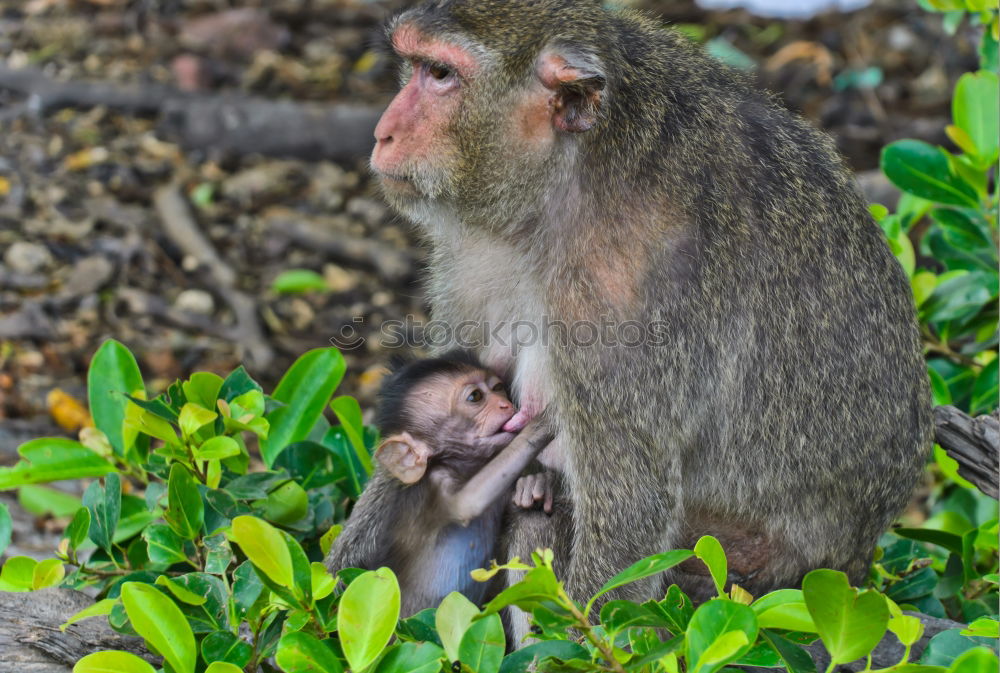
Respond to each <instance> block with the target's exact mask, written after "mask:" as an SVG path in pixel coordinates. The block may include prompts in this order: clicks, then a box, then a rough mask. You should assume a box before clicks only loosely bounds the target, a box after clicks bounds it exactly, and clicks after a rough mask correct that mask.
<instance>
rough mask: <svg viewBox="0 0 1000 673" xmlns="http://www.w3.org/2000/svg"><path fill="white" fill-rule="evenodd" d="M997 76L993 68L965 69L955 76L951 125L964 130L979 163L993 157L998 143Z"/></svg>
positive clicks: (999, 97)
mask: <svg viewBox="0 0 1000 673" xmlns="http://www.w3.org/2000/svg"><path fill="white" fill-rule="evenodd" d="M998 100H1000V79H998V78H997V74H996V73H995V72H989V71H988V70H980V71H979V72H976V73H972V72H967V73H965V74H964V75H962V76H961V77H960V78H959V79H958V84H956V85H955V95H954V97H953V98H952V101H951V110H952V118H953V119H954V120H955V125H956V126H958V127H959V128H960V129H962V130H963V131H965V133H966V134H967V135H968V136H969V139H970V140H971V141H972V143H973V145H974V146H975V148H976V156H977V157H979V158H980V159H982V160H983V163H985V164H990V163H993V162H995V161H996V160H997V147H998V146H1000V128H998V126H1000V103H998Z"/></svg>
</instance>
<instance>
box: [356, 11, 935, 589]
mask: <svg viewBox="0 0 1000 673" xmlns="http://www.w3.org/2000/svg"><path fill="white" fill-rule="evenodd" d="M388 34H389V38H390V40H391V42H392V44H393V48H394V49H395V50H396V51H397V52H398V53H399V54H400V55H401V56H402V57H403V59H404V61H405V62H406V65H405V69H404V73H403V88H402V90H401V92H400V93H399V94H398V95H397V97H396V98H395V99H394V100H393V102H392V104H390V106H389V108H388V109H387V110H386V112H385V113H384V115H383V118H382V120H381V121H380V124H379V128H378V129H376V148H375V150H374V152H373V155H372V161H371V163H372V167H373V170H374V171H375V172H376V174H378V175H379V177H380V178H381V181H382V185H383V189H384V192H385V194H386V196H387V199H388V201H389V202H390V204H391V205H393V206H394V207H395V208H396V209H397V210H398V211H399V212H401V213H402V214H404V215H405V216H407V217H408V218H409V219H411V220H413V221H414V222H415V223H416V225H417V226H418V230H419V231H420V232H421V234H422V235H423V237H424V238H425V240H426V243H427V245H428V247H429V250H430V257H429V298H430V302H431V307H432V316H433V318H435V319H436V320H440V321H444V322H445V323H446V324H450V325H459V324H462V323H463V321H471V322H472V323H476V324H481V325H488V326H489V327H490V328H492V327H494V326H496V325H506V326H510V327H509V329H508V331H507V332H506V333H504V332H503V331H502V330H500V333H501V334H502V335H505V336H507V337H508V339H506V343H499V342H498V340H496V339H490V340H487V339H481V340H480V342H479V343H478V344H477V349H478V351H479V354H480V355H481V356H482V358H483V360H484V362H485V363H486V365H487V366H489V367H490V368H492V369H494V370H495V371H497V372H498V373H500V375H501V376H503V377H504V379H505V380H508V381H512V385H513V390H514V393H515V395H516V398H517V401H518V403H519V405H520V406H521V408H522V409H526V410H527V412H526V413H529V414H534V413H538V412H539V411H540V410H541V409H543V408H545V407H546V406H548V405H550V404H555V406H556V407H557V409H558V412H557V413H555V414H554V416H555V425H556V428H557V439H556V440H555V442H554V444H556V445H557V446H554V447H550V450H546V452H545V453H544V454H543V456H542V459H543V462H548V463H549V464H552V465H556V466H557V467H559V468H560V469H562V470H564V472H565V476H566V482H567V486H568V490H569V493H570V496H571V499H572V503H573V506H572V518H573V522H574V525H573V527H572V533H571V537H572V540H571V541H570V542H569V546H570V548H571V551H570V553H569V554H568V561H567V565H566V566H564V577H565V579H566V580H567V589H568V590H569V592H570V593H571V595H573V596H574V597H575V598H577V599H581V600H585V599H587V598H588V597H589V596H591V595H592V594H593V593H595V592H596V591H597V589H598V588H599V587H600V586H601V585H602V583H603V582H605V581H606V580H607V579H608V578H609V577H611V576H612V575H614V574H615V573H617V572H619V571H621V570H622V569H623V568H625V567H626V566H628V565H629V564H631V563H633V562H635V561H636V560H638V559H640V558H641V557H643V556H646V555H649V554H653V553H657V552H661V551H664V550H666V549H671V548H678V547H685V546H690V545H691V544H693V542H694V541H695V540H696V539H697V538H698V537H699V536H701V535H703V534H712V535H715V536H716V537H718V538H719V539H720V541H721V542H722V544H723V546H724V548H725V549H726V551H727V552H728V554H729V558H730V569H731V571H732V574H731V579H733V580H734V581H736V582H738V583H739V584H740V585H741V586H743V587H744V588H746V589H747V590H749V591H750V592H751V593H753V594H756V595H759V594H761V593H763V592H766V591H769V590H772V589H774V588H777V587H788V586H797V585H798V583H799V581H800V579H801V577H802V576H803V574H804V573H806V572H807V571H809V570H810V569H812V568H817V567H827V568H835V569H840V570H843V571H845V572H846V573H847V574H848V575H849V577H850V578H851V580H852V581H854V582H860V581H861V580H862V579H863V578H864V576H865V574H866V571H867V568H868V566H869V564H870V561H871V555H872V550H873V548H874V546H875V544H876V540H877V539H878V537H879V535H881V534H882V533H883V532H884V531H885V530H886V528H887V527H888V526H889V524H890V523H891V522H892V520H893V518H894V517H895V516H896V515H897V514H898V513H899V512H900V511H901V510H902V508H903V507H904V505H905V504H906V502H907V500H908V498H909V496H910V493H911V491H912V489H913V487H914V485H915V483H916V481H917V479H918V477H919V475H920V473H921V469H922V466H923V464H924V460H925V457H926V453H927V450H928V448H929V445H930V438H931V434H930V432H931V422H930V408H931V405H930V397H929V389H928V381H927V374H926V371H925V367H924V363H923V359H922V355H921V347H920V340H919V335H918V331H917V326H916V322H915V319H914V304H913V299H912V295H911V292H910V288H909V284H908V281H907V278H906V274H905V273H904V272H903V270H902V268H901V267H900V265H899V264H898V262H897V261H896V260H895V259H894V257H893V256H892V254H891V253H890V251H889V249H888V247H887V245H886V243H885V241H884V240H883V237H882V234H881V232H880V231H879V228H878V227H877V225H876V224H875V222H874V221H873V220H872V218H871V217H870V216H869V214H868V212H867V210H866V207H865V203H864V201H863V200H862V198H861V195H860V194H859V192H858V190H857V189H856V187H855V185H854V183H853V181H852V178H851V175H850V173H849V172H848V170H847V169H846V168H845V167H844V165H843V163H842V161H841V159H840V158H839V157H838V155H837V153H836V152H835V150H834V147H833V144H832V142H831V141H830V139H829V138H828V137H826V136H825V135H824V134H822V133H820V132H819V131H817V130H816V129H814V128H813V127H812V126H810V125H809V124H808V123H806V122H805V121H803V120H802V119H800V118H798V117H796V116H794V115H792V114H790V113H789V112H787V111H786V110H784V109H783V108H782V107H780V105H778V104H777V103H776V102H775V101H774V100H772V99H771V98H770V97H769V96H767V95H765V94H762V93H760V92H758V91H755V90H754V89H753V88H752V87H751V85H750V83H749V82H748V80H747V78H746V77H745V76H744V75H742V74H739V73H736V72H734V71H733V70H731V69H729V68H727V67H725V66H724V65H722V64H720V63H718V62H717V61H715V60H713V59H711V58H710V57H708V56H707V55H706V54H705V53H704V52H703V51H702V50H701V48H700V47H698V46H696V45H695V44H693V43H692V42H691V41H689V40H688V39H687V38H686V37H684V36H682V35H681V34H679V33H678V32H676V31H674V30H671V29H669V28H665V27H663V26H662V25H660V24H659V23H658V22H656V21H654V20H652V19H649V18H647V17H645V16H643V15H641V14H638V13H635V12H632V11H629V10H620V9H606V8H604V7H603V6H602V3H601V2H598V1H597V0H585V1H569V0H511V1H507V0H503V1H501V0H476V1H471V0H469V1H463V0H454V1H449V0H436V1H433V2H427V3H425V4H423V5H420V6H418V7H417V8H415V9H412V10H408V11H406V12H404V13H403V14H402V15H400V16H399V17H397V18H396V19H395V20H394V21H393V22H391V23H390V25H389V29H388ZM601 320H609V321H610V322H611V324H612V325H618V326H621V325H624V324H626V322H627V321H638V323H639V324H640V325H641V326H643V328H644V329H645V330H647V332H648V333H649V334H651V335H653V336H655V337H656V338H655V339H652V338H650V339H646V340H644V341H643V342H642V343H640V344H638V345H633V344H628V345H627V344H624V343H623V342H622V341H621V340H619V341H618V342H611V340H603V341H602V342H600V343H596V344H588V343H582V342H581V341H580V340H573V339H567V338H554V337H553V338H550V339H549V340H548V342H545V343H542V341H541V339H535V340H534V341H532V342H530V343H519V344H518V345H517V347H515V346H514V344H513V341H514V340H516V339H517V338H519V337H520V336H522V335H523V333H524V330H523V326H524V325H529V326H535V327H539V326H542V325H543V324H546V323H553V322H557V321H562V322H563V323H564V324H568V325H572V324H577V323H580V322H581V321H593V322H595V323H596V322H598V321H601ZM518 321H520V323H519V324H520V325H521V327H517V326H515V325H514V324H515V323H518ZM524 516H525V517H528V518H532V517H537V513H536V512H529V513H525V515H524ZM529 528H530V527H529ZM510 531H512V534H517V535H518V536H519V537H520V538H523V537H524V535H523V533H525V531H519V530H518V523H517V522H516V521H513V522H511V524H510ZM523 542H524V541H523V540H522V543H523ZM522 546H525V545H524V544H522ZM666 581H678V582H680V583H681V585H682V587H683V588H685V589H687V590H688V591H691V592H693V593H694V594H695V595H696V596H697V595H699V593H700V592H703V591H704V590H705V589H706V588H707V587H708V586H710V583H709V582H708V581H707V578H706V577H705V576H704V575H702V574H700V572H699V571H698V570H697V569H696V568H692V569H690V570H689V571H685V570H680V571H678V572H675V573H673V574H670V576H669V577H667V578H666ZM662 593H663V587H662V584H661V581H660V579H653V578H651V579H649V580H646V581H644V582H641V583H637V584H634V585H630V586H629V587H627V588H625V589H624V590H622V591H621V592H620V593H618V594H617V595H619V596H624V597H631V598H636V599H641V598H649V597H654V596H662Z"/></svg>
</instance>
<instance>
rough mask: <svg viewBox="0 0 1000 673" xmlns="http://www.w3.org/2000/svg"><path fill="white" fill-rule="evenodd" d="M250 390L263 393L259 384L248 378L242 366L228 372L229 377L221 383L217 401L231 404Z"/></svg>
mask: <svg viewBox="0 0 1000 673" xmlns="http://www.w3.org/2000/svg"><path fill="white" fill-rule="evenodd" d="M252 390H256V391H257V392H263V391H264V389H263V388H261V387H260V384H259V383H257V382H256V381H254V380H253V379H252V378H250V375H249V374H247V370H246V369H244V368H243V365H240V366H239V367H237V368H236V369H234V370H233V371H232V372H230V374H229V376H227V377H226V379H225V381H223V382H222V387H221V388H219V394H218V399H220V400H225V401H226V402H232V401H233V400H234V399H236V398H237V397H239V396H240V395H245V394H246V393H249V392H250V391H252Z"/></svg>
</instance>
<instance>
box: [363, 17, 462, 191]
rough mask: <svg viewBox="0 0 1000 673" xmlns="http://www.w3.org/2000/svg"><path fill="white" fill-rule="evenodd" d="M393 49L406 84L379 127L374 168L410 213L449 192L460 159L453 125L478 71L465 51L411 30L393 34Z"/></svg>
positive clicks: (373, 156)
mask: <svg viewBox="0 0 1000 673" xmlns="http://www.w3.org/2000/svg"><path fill="white" fill-rule="evenodd" d="M392 44H393V47H394V48H395V50H396V52H397V53H398V54H399V55H400V57H401V58H403V59H404V65H403V78H404V84H403V88H402V90H401V91H400V92H399V93H398V94H397V95H396V97H395V98H394V99H393V100H392V102H391V103H390V104H389V107H388V108H386V110H385V112H384V113H382V118H381V119H380V120H379V123H378V126H376V128H375V149H374V150H373V151H372V156H371V167H372V170H373V171H374V172H375V173H376V175H378V176H379V178H380V180H381V183H382V187H383V190H384V191H385V194H386V197H387V198H388V199H389V201H390V202H392V203H393V204H394V205H396V206H398V207H400V208H401V209H405V208H406V205H407V204H408V203H410V202H412V201H413V200H415V199H436V198H438V197H440V196H442V194H443V193H444V192H445V191H446V190H447V188H448V182H449V180H448V175H449V174H450V173H451V172H452V170H453V168H452V164H453V163H454V160H455V158H456V148H455V144H454V142H453V141H452V140H451V137H452V133H451V131H450V126H451V123H452V120H453V119H454V117H455V116H456V114H457V111H458V107H459V105H460V103H461V99H462V95H463V93H464V92H463V84H464V83H466V82H468V79H469V78H470V77H471V76H472V75H474V74H475V73H476V71H477V69H478V68H477V63H476V61H475V60H474V59H473V58H472V57H471V54H469V52H468V51H467V50H466V49H463V48H462V47H459V46H456V45H450V44H446V43H444V42H442V41H439V40H432V39H429V38H428V37H427V36H425V35H424V34H423V33H422V32H420V31H418V30H417V29H415V28H413V27H412V26H409V25H404V26H401V27H399V28H397V29H396V30H395V31H394V32H393V37H392Z"/></svg>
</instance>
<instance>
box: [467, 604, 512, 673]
mask: <svg viewBox="0 0 1000 673" xmlns="http://www.w3.org/2000/svg"><path fill="white" fill-rule="evenodd" d="M506 645H507V641H506V639H505V638H504V634H503V624H502V623H501V622H500V615H489V616H487V617H484V618H483V619H479V620H477V621H474V622H472V624H471V625H469V628H468V629H466V631H465V635H463V636H462V642H461V644H460V645H459V646H458V660H459V661H461V662H462V665H463V666H468V667H469V668H470V669H472V670H473V671H474V672H475V673H497V671H498V670H499V669H500V661H501V660H502V659H503V653H504V647H505V646H506Z"/></svg>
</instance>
